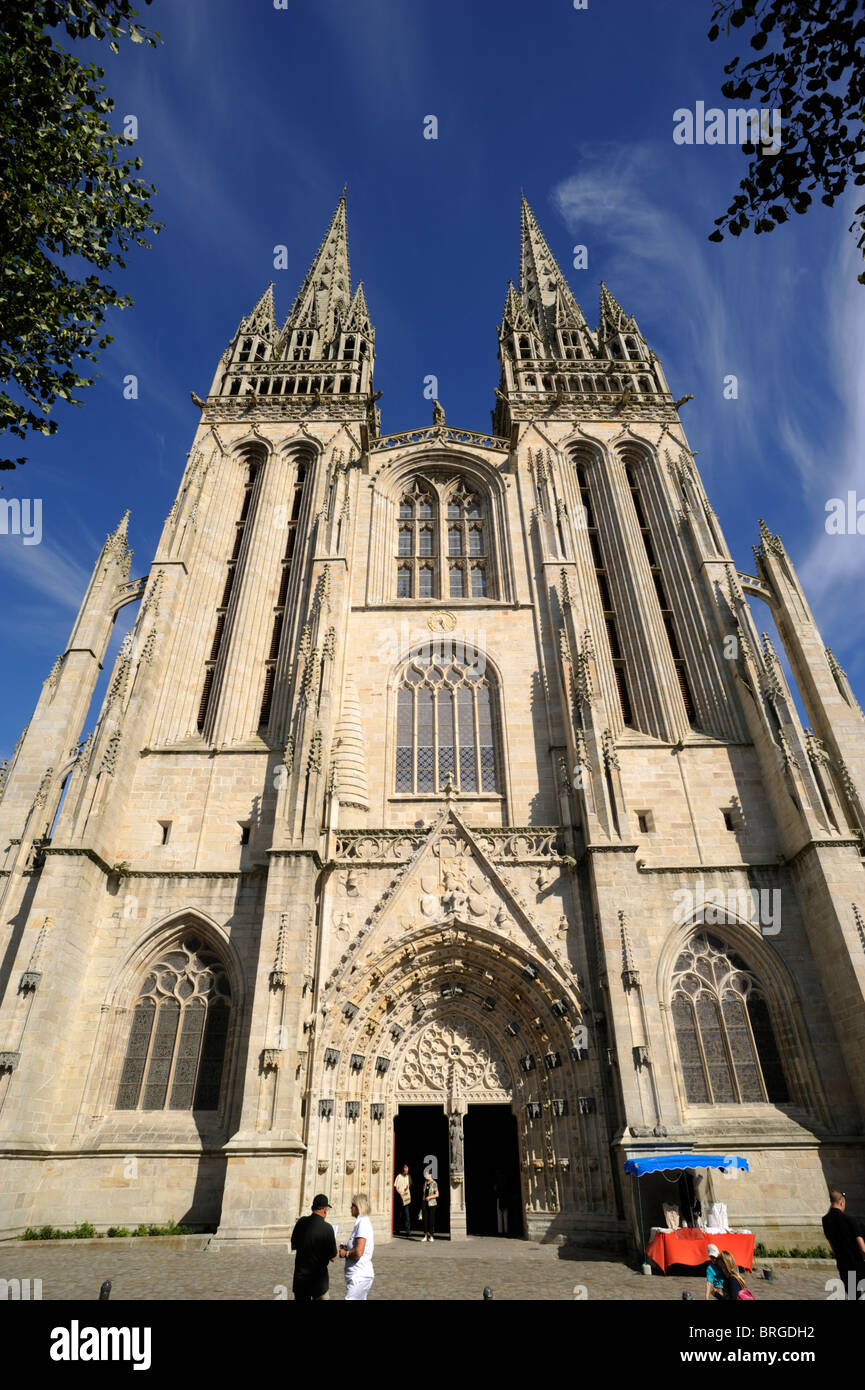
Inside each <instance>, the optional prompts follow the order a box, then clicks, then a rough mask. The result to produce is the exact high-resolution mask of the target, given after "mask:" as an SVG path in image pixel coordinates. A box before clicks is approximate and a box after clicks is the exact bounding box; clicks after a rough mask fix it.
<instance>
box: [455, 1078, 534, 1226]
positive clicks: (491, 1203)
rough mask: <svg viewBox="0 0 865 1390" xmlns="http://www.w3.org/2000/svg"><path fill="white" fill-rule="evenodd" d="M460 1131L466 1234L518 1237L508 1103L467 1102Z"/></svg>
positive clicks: (513, 1126)
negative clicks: (463, 1146) (462, 1155)
mask: <svg viewBox="0 0 865 1390" xmlns="http://www.w3.org/2000/svg"><path fill="white" fill-rule="evenodd" d="M464 1134H465V1168H466V1230H467V1232H468V1234H469V1235H470V1236H499V1235H500V1236H522V1234H523V1207H522V1196H521V1189H520V1166H519V1153H518V1147H517V1120H516V1116H515V1115H513V1114H511V1108H510V1106H509V1105H470V1106H469V1108H468V1114H467V1115H466V1117H465V1121H464Z"/></svg>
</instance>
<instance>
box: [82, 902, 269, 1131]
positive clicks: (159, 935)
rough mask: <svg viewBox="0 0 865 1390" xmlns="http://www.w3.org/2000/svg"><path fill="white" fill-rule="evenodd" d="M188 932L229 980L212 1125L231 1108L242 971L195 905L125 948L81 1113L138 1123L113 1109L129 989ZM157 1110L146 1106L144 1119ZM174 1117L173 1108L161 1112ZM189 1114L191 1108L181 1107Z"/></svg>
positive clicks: (132, 1114)
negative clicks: (96, 1069) (97, 1062)
mask: <svg viewBox="0 0 865 1390" xmlns="http://www.w3.org/2000/svg"><path fill="white" fill-rule="evenodd" d="M189 933H194V934H195V935H196V936H197V937H199V938H201V939H202V941H203V943H204V944H205V946H206V947H207V949H208V950H209V951H211V952H212V953H213V954H214V955H215V956H217V958H218V959H219V962H220V964H221V965H222V967H223V969H224V971H225V974H226V977H227V980H228V985H229V994H230V1000H231V1005H230V1013H229V1018H228V1032H227V1037H226V1042H225V1049H224V1055H223V1061H222V1076H221V1084H220V1098H219V1106H218V1110H216V1111H214V1112H213V1113H214V1117H215V1121H216V1123H217V1125H219V1126H222V1125H223V1124H224V1123H225V1119H226V1117H227V1116H228V1114H229V1113H230V1111H231V1107H232V1103H233V1098H234V1094H235V1089H236V1087H237V1073H238V1067H239V1064H240V1059H239V1055H238V1054H239V1051H240V1048H239V1046H238V1043H239V1039H240V1034H241V1027H242V1019H243V1015H244V1003H245V998H244V996H245V989H244V975H243V969H242V967H241V964H240V960H239V958H238V956H237V952H236V950H235V948H234V946H233V944H232V942H231V939H230V937H229V935H228V933H227V932H226V930H225V928H224V927H222V926H220V925H219V923H217V922H216V921H215V920H214V919H213V918H211V917H209V916H208V915H207V914H205V913H204V912H202V911H200V909H198V908H192V907H190V908H182V909H180V910H177V911H174V912H172V913H170V914H169V915H168V916H166V917H164V918H162V919H161V921H159V922H158V923H155V924H151V925H150V926H149V927H148V928H147V929H146V930H145V931H144V932H143V933H142V934H141V935H140V936H139V937H138V938H137V940H136V942H135V944H134V945H133V946H132V947H131V948H130V949H129V950H128V951H127V953H126V956H125V958H124V960H123V962H122V964H121V966H120V967H119V969H118V971H117V972H116V974H115V977H114V981H113V983H112V986H111V988H110V989H109V992H108V994H107V996H106V999H105V1002H104V1004H103V1005H102V1009H101V1014H100V1028H99V1033H98V1035H97V1039H96V1043H95V1046H94V1056H97V1057H100V1058H101V1068H100V1072H99V1075H98V1078H96V1079H95V1080H94V1083H93V1091H92V1092H91V1087H90V1085H88V1087H87V1088H86V1094H85V1099H84V1102H83V1105H82V1111H81V1113H82V1116H83V1115H88V1114H93V1113H97V1114H99V1115H111V1116H112V1122H113V1124H114V1126H115V1127H116V1126H117V1125H120V1126H122V1127H127V1128H128V1127H130V1126H134V1125H135V1124H136V1123H137V1122H138V1112H137V1111H135V1110H117V1109H116V1106H115V1100H116V1097H117V1092H118V1087H119V1083H120V1076H121V1073H122V1070H123V1065H124V1060H125V1057H126V1051H127V1045H128V1042H129V1033H130V1027H131V1019H132V1008H133V1005H134V1002H135V992H136V989H137V988H138V987H139V986H140V984H141V982H142V981H143V980H144V979H145V977H146V973H147V970H148V968H149V967H150V966H152V965H154V964H155V963H156V962H157V961H158V960H159V958H160V956H161V955H163V954H164V953H165V952H167V951H169V950H170V949H171V947H172V946H175V945H177V944H179V942H180V940H181V937H182V936H183V935H185V934H186V935H188V934H189ZM160 1113H162V1112H160V1111H148V1112H147V1115H148V1123H152V1122H153V1117H154V1115H158V1114H160ZM167 1113H168V1114H169V1115H174V1116H176V1115H177V1114H178V1113H182V1112H178V1111H171V1112H167ZM186 1113H191V1112H186Z"/></svg>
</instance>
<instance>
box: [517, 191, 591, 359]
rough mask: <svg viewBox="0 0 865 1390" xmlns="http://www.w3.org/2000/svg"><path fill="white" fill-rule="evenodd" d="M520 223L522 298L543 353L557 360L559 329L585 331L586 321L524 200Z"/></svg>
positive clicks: (520, 289)
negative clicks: (541, 341)
mask: <svg viewBox="0 0 865 1390" xmlns="http://www.w3.org/2000/svg"><path fill="white" fill-rule="evenodd" d="M520 222H521V239H520V282H519V283H520V288H519V293H520V297H521V298H522V301H523V303H524V305H525V306H526V308H527V309H528V311H529V313H530V314H531V315H532V318H533V319H535V320H536V322H537V325H538V328H539V330H540V333H541V336H542V339H543V346H544V350H545V351H546V352H547V353H548V354H549V355H550V356H557V355H558V352H557V350H556V332H555V330H556V328H557V327H563V326H567V327H571V328H576V329H583V328H585V327H586V321H585V319H584V317H583V314H582V311H581V309H580V306H579V305H578V303H577V301H576V299H575V298H574V295H573V291H572V290H571V287H570V285H569V284H568V282H567V280H566V279H565V276H564V274H563V272H562V270H561V267H560V266H559V264H558V262H557V261H556V258H555V256H554V255H553V253H552V251H551V250H550V248H549V245H548V244H547V241H546V238H545V237H544V234H543V232H542V231H541V229H540V227H539V226H538V221H537V218H536V217H535V214H534V213H533V212H532V209H531V207H530V205H529V203H528V200H527V199H526V197H525V196H523V200H522V208H521V214H520Z"/></svg>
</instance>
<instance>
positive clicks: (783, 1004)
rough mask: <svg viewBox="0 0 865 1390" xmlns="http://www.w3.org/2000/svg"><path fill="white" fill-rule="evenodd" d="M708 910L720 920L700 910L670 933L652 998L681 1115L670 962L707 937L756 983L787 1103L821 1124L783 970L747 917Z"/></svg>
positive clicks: (803, 1032) (802, 1030)
mask: <svg viewBox="0 0 865 1390" xmlns="http://www.w3.org/2000/svg"><path fill="white" fill-rule="evenodd" d="M706 891H707V893H709V892H714V891H717V892H719V893H724V894H725V895H726V892H727V889H726V887H725V888H723V889H721V888H719V889H717V890H708V889H707V890H706ZM708 906H712V916H713V917H714V916H716V915H717V916H718V917H720V918H721V920H720V921H718V922H715V921H708V922H707V921H706V920H705V912H706V909H705V908H703V909H700V910H698V911H696V912H694V913H693V914H691V916H690V917H689V918H688V920H687V921H685V922H683V923H681V924H679V925H676V926H675V927H674V928H673V929H672V930H671V932H670V933H669V935H668V937H667V940H666V941H665V943H664V946H663V947H662V949H661V952H660V955H659V957H658V967H657V975H656V982H657V989H658V999H659V1000H660V1002H661V1014H662V1018H663V1022H664V1028H665V1033H666V1041H667V1052H668V1056H669V1059H670V1063H671V1073H672V1076H673V1078H674V1081H675V1085H676V1090H677V1093H678V1097H679V1105H680V1109H681V1110H682V1111H684V1110H685V1108H687V1107H688V1106H689V1102H688V1100H687V1098H686V1094H685V1087H684V1081H683V1073H682V1061H681V1057H680V1053H679V1044H678V1040H677V1037H676V1031H675V1028H674V1026H673V1018H672V1012H671V1003H672V989H673V978H674V973H675V967H676V962H677V961H678V959H679V957H680V956H681V954H682V952H683V950H684V949H685V948H686V947H687V946H688V945H689V943H691V942H692V941H693V940H694V939H695V938H696V937H700V936H706V935H708V936H712V937H715V938H716V939H717V940H718V941H720V942H721V943H722V944H723V945H724V946H725V947H726V948H728V949H729V950H732V951H734V952H735V953H736V954H738V955H740V956H741V958H742V960H743V962H744V964H745V965H746V966H747V967H748V969H749V970H750V971H751V972H752V973H753V975H754V977H755V979H756V980H757V981H758V983H759V986H760V991H761V993H762V995H763V998H764V999H765V1003H766V1007H767V1011H768V1016H769V1022H770V1025H771V1030H772V1034H773V1036H774V1041H775V1045H776V1046H777V1049H778V1053H779V1055H780V1057H781V1058H782V1059H783V1071H784V1076H785V1079H786V1082H787V1087H788V1090H789V1102H787V1103H788V1104H791V1105H796V1106H799V1107H801V1109H802V1110H804V1111H806V1112H807V1113H808V1114H810V1115H813V1116H815V1117H819V1119H820V1120H821V1121H822V1122H823V1123H824V1124H825V1123H829V1116H828V1113H827V1111H826V1107H825V1105H824V1103H823V1101H822V1099H821V1095H822V1092H821V1087H820V1085H819V1079H818V1077H817V1073H816V1069H815V1066H814V1060H813V1055H812V1050H811V1046H810V1043H809V1041H808V1031H807V1028H806V1026H805V1020H804V1016H803V1013H802V1008H801V1004H800V1001H799V999H798V995H797V991H796V987H795V983H794V981H793V979H792V976H791V975H790V972H789V970H788V969H787V966H786V965H785V963H784V962H783V961H782V959H781V958H780V956H779V955H778V953H777V952H776V951H774V950H773V949H772V947H771V946H769V945H768V944H767V941H766V938H765V937H764V936H763V934H762V932H761V931H760V929H759V928H758V927H756V926H754V924H753V923H752V922H750V921H749V920H748V919H747V918H745V917H743V916H742V915H740V914H739V913H738V912H736V911H735V910H732V909H731V908H729V907H727V908H723V909H722V908H721V907H720V906H718V907H715V906H714V905H712V904H708V903H707V907H708ZM769 1103H770V1104H771V1103H772V1102H769Z"/></svg>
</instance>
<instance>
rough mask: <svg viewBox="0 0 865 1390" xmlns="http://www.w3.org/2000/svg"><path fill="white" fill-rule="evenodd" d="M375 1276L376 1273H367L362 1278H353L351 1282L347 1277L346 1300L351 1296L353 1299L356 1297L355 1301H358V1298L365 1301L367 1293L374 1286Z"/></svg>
mask: <svg viewBox="0 0 865 1390" xmlns="http://www.w3.org/2000/svg"><path fill="white" fill-rule="evenodd" d="M374 1278H375V1275H374V1274H367V1275H365V1276H364V1275H362V1276H361V1278H360V1279H352V1280H351V1282H349V1281H348V1279H346V1281H345V1297H346V1301H347V1300H348V1299H350V1298H351V1299H354V1300H355V1301H357V1300H359V1299H363V1300H364V1301H365V1300H366V1296H367V1294H368V1293H369V1291H370V1289H371V1288H372V1281H373V1279H374Z"/></svg>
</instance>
